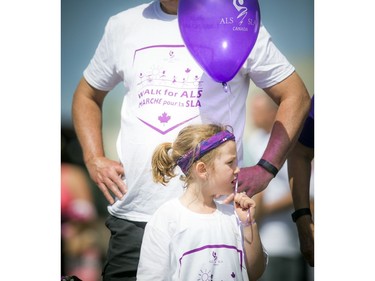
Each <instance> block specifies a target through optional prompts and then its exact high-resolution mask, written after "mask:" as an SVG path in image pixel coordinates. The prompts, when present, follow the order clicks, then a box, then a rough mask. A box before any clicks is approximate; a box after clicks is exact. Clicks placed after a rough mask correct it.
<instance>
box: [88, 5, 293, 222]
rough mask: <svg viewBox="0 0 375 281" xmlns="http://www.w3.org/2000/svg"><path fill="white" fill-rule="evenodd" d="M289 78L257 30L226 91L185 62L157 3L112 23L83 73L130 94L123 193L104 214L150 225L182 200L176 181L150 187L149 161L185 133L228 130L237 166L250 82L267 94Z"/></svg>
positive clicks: (122, 147) (94, 82) (175, 32)
mask: <svg viewBox="0 0 375 281" xmlns="http://www.w3.org/2000/svg"><path fill="white" fill-rule="evenodd" d="M293 71H294V67H293V66H292V65H291V64H290V63H289V62H288V61H287V60H286V58H285V57H284V56H283V55H282V54H281V53H280V52H279V50H278V49H277V48H276V47H275V46H274V44H273V42H272V40H271V37H270V35H269V34H268V32H267V31H266V29H265V28H264V26H262V25H261V27H260V30H259V35H258V39H257V42H256V44H255V46H254V48H253V50H252V51H251V53H250V56H249V58H248V59H247V60H246V61H245V63H244V65H243V66H242V68H241V69H240V70H239V72H238V73H237V74H236V76H235V77H234V78H233V79H232V80H231V81H229V82H228V90H227V91H225V90H224V87H223V86H222V84H221V83H218V82H215V81H214V80H213V79H211V78H210V77H209V76H208V75H207V74H206V73H204V71H203V70H202V69H201V68H200V66H199V65H198V64H197V63H196V61H195V60H194V58H193V57H192V56H191V55H190V53H189V51H188V50H187V48H186V47H185V45H184V42H183V39H182V37H181V35H180V31H179V27H178V21H177V16H176V15H169V14H166V13H164V12H163V11H162V10H161V8H160V3H159V1H154V2H151V3H149V4H143V5H140V6H137V7H135V8H132V9H129V10H126V11H124V12H121V13H119V14H117V15H115V16H113V17H111V18H110V20H109V21H108V23H107V26H106V28H105V32H104V35H103V38H102V39H101V41H100V43H99V45H98V47H97V49H96V52H95V55H94V57H93V58H92V60H91V62H90V64H89V66H88V67H87V68H86V69H85V71H84V77H85V79H86V80H87V82H88V83H89V84H90V85H91V86H93V87H94V88H96V89H99V90H103V91H110V90H111V89H113V88H114V87H115V86H116V85H117V84H118V83H120V82H122V83H124V86H125V87H126V89H128V91H127V92H126V93H125V94H124V99H123V104H122V109H121V126H120V132H119V135H118V141H117V151H118V156H119V159H120V161H121V162H122V164H123V166H124V169H125V174H126V184H127V186H128V193H127V194H126V195H125V196H124V197H123V198H121V199H119V200H117V201H116V202H115V203H114V204H113V205H112V206H109V207H108V211H109V213H110V214H112V215H114V216H116V217H118V218H123V219H128V220H133V221H148V220H149V219H150V217H151V215H152V214H153V213H154V212H155V210H156V208H157V207H159V206H160V205H161V204H163V203H164V202H166V201H167V200H169V199H171V198H175V197H178V196H179V195H180V194H181V193H182V188H181V184H180V182H179V177H178V176H177V177H176V178H174V179H173V180H172V181H171V182H170V183H169V184H168V186H167V187H165V186H163V185H161V184H155V183H154V182H153V180H152V174H151V157H152V153H153V151H154V149H155V147H156V146H157V145H158V144H160V143H162V142H173V141H174V140H175V138H176V136H177V134H178V132H179V131H180V130H181V129H182V128H183V127H185V126H186V125H189V124H196V123H220V124H224V125H231V126H232V127H233V129H234V134H235V135H236V140H237V149H238V157H239V165H241V163H242V136H243V131H244V126H245V120H246V116H245V112H246V98H247V95H248V90H249V83H250V79H251V80H252V81H253V82H254V83H255V84H256V85H257V86H258V87H261V88H264V87H270V86H272V85H274V84H276V83H278V82H280V81H282V80H284V79H285V78H287V77H288V76H289V75H291V74H292V72H293Z"/></svg>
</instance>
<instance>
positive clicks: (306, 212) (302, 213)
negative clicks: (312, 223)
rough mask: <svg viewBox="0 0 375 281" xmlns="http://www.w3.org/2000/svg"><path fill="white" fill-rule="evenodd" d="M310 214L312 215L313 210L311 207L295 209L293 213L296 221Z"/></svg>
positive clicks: (293, 218)
mask: <svg viewBox="0 0 375 281" xmlns="http://www.w3.org/2000/svg"><path fill="white" fill-rule="evenodd" d="M305 215H309V216H311V210H310V208H302V209H298V210H295V211H294V213H292V220H293V221H294V222H296V221H297V220H298V219H299V218H300V217H302V216H305Z"/></svg>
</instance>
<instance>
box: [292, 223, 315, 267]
mask: <svg viewBox="0 0 375 281" xmlns="http://www.w3.org/2000/svg"><path fill="white" fill-rule="evenodd" d="M296 224H297V229H298V237H299V242H300V249H301V253H302V255H303V257H304V258H305V260H306V261H307V262H308V263H309V265H310V266H312V267H313V266H314V222H313V220H312V218H311V217H310V216H302V217H300V218H299V219H298V220H297V222H296Z"/></svg>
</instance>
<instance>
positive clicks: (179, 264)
mask: <svg viewBox="0 0 375 281" xmlns="http://www.w3.org/2000/svg"><path fill="white" fill-rule="evenodd" d="M137 280H142V281H148V280H150V281H157V280H163V281H166V280H212V281H215V280H249V279H248V276H247V270H246V266H245V258H244V249H243V245H242V235H241V231H240V228H239V225H238V223H237V220H236V217H235V215H234V208H233V206H232V205H224V204H220V203H217V210H216V211H215V212H214V213H212V214H198V213H194V212H192V211H190V210H189V209H187V208H186V207H185V206H183V205H182V204H181V202H180V200H179V199H177V198H176V199H172V200H170V201H169V202H167V203H165V204H163V205H162V206H161V207H160V208H159V209H158V210H157V211H156V213H155V215H154V216H153V217H152V218H151V220H150V221H149V222H148V223H147V225H146V228H145V233H144V236H143V241H142V247H141V255H140V260H139V266H138V272H137Z"/></svg>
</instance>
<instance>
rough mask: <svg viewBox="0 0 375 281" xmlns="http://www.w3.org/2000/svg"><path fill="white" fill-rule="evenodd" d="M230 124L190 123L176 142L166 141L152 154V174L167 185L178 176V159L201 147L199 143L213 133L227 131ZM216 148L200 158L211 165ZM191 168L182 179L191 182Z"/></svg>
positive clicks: (156, 179)
mask: <svg viewBox="0 0 375 281" xmlns="http://www.w3.org/2000/svg"><path fill="white" fill-rule="evenodd" d="M227 129H228V126H222V125H218V124H200V125H189V126H187V127H185V128H183V129H182V130H181V131H180V132H179V134H178V136H177V138H176V140H175V142H174V143H170V142H165V143H162V144H160V145H158V146H157V147H156V149H155V151H154V153H153V156H152V162H151V165H152V176H153V179H154V181H155V182H158V183H162V184H163V185H166V184H167V183H168V182H169V181H170V180H171V179H172V178H173V177H175V176H176V173H175V168H176V166H177V163H176V162H177V160H178V159H179V158H180V157H181V156H182V155H184V154H186V153H187V152H189V151H196V150H197V149H199V144H200V143H201V142H202V141H203V140H206V139H208V138H210V137H212V136H213V135H215V134H217V133H219V132H221V131H225V130H227ZM216 151H217V150H216V149H213V150H212V151H210V152H208V153H207V154H205V155H204V156H203V157H202V158H200V159H199V160H200V161H202V162H204V163H206V164H207V165H210V164H211V162H212V159H213V158H214V157H215V155H216ZM190 169H191V168H189V170H188V172H187V173H186V174H185V176H182V177H181V179H182V180H184V181H185V183H186V184H189V182H190V181H191V176H190Z"/></svg>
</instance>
